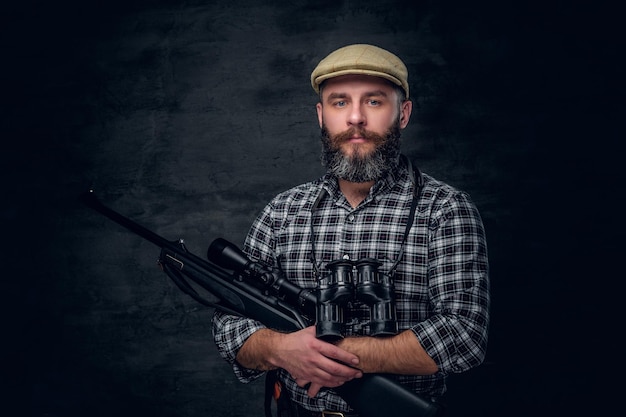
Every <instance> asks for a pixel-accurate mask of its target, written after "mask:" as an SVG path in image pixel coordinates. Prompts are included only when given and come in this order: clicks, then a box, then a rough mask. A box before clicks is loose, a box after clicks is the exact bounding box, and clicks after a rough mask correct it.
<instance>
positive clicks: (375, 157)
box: [321, 122, 400, 183]
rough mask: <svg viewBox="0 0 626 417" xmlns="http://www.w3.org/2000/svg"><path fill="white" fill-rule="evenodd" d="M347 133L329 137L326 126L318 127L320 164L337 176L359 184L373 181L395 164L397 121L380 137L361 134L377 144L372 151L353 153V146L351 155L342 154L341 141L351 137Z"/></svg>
mask: <svg viewBox="0 0 626 417" xmlns="http://www.w3.org/2000/svg"><path fill="white" fill-rule="evenodd" d="M351 132H352V131H348V132H342V133H340V134H338V135H335V136H334V137H331V136H330V133H329V132H328V129H327V128H326V126H322V133H321V137H322V157H321V159H322V165H323V166H325V167H326V168H327V169H328V171H329V172H331V173H332V174H334V175H335V176H337V178H340V179H343V180H346V181H350V182H359V183H362V182H369V181H375V180H378V179H380V178H382V177H384V176H385V175H387V173H389V171H391V170H392V169H394V168H396V167H397V166H398V157H399V156H400V126H399V123H398V122H396V123H395V124H394V125H393V126H391V128H389V130H388V131H387V133H386V134H385V135H384V136H380V135H377V134H375V133H372V132H367V131H366V132H363V136H365V137H366V138H367V139H368V140H374V141H375V142H376V144H377V146H376V148H375V150H374V152H372V153H371V154H369V155H365V156H362V155H360V154H359V153H358V152H356V149H355V152H352V155H351V156H347V155H344V154H343V152H342V151H341V147H340V145H341V143H342V142H343V141H344V140H347V139H346V138H349V137H350V136H351V134H352V133H351ZM355 146H358V145H355Z"/></svg>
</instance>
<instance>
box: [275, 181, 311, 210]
mask: <svg viewBox="0 0 626 417" xmlns="http://www.w3.org/2000/svg"><path fill="white" fill-rule="evenodd" d="M321 185H322V180H321V179H317V180H314V181H309V182H305V183H302V184H299V185H296V186H294V187H291V188H289V189H287V190H285V191H282V192H280V193H278V194H277V195H276V196H275V197H274V198H273V199H272V201H271V202H270V204H271V205H272V206H273V207H274V208H280V207H286V206H293V205H306V204H308V203H309V202H310V201H312V200H314V199H315V198H316V197H317V195H318V194H319V192H320V187H321Z"/></svg>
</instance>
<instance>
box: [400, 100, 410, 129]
mask: <svg viewBox="0 0 626 417" xmlns="http://www.w3.org/2000/svg"><path fill="white" fill-rule="evenodd" d="M412 111H413V102H412V101H411V100H404V101H403V102H402V104H401V105H400V129H404V128H405V127H406V126H407V125H408V124H409V120H410V119H411V112H412Z"/></svg>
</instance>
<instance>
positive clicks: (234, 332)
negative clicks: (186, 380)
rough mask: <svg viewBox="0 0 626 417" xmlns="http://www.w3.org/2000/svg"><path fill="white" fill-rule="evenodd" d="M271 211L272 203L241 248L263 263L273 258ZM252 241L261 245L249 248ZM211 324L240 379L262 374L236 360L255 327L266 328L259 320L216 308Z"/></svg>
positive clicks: (216, 343)
mask: <svg viewBox="0 0 626 417" xmlns="http://www.w3.org/2000/svg"><path fill="white" fill-rule="evenodd" d="M270 213H271V207H270V206H269V205H268V207H266V208H265V209H264V210H263V212H262V213H261V214H260V215H259V217H258V218H257V219H256V220H255V221H254V223H253V224H252V227H251V229H250V232H249V233H248V236H247V237H246V243H245V244H244V248H243V250H244V252H245V253H246V254H247V255H248V256H249V257H250V258H252V259H255V260H256V261H260V262H263V263H266V264H267V263H268V262H269V261H270V260H271V259H272V256H271V253H272V252H271V247H272V245H273V239H271V238H270V237H271V227H270V224H271V223H270V218H271V216H270ZM266 237H267V238H268V239H267V240H265V238H266ZM251 242H253V243H252V246H255V245H262V246H261V248H256V249H252V248H251ZM261 253H262V254H261ZM261 258H262V259H261ZM212 324H213V327H212V330H213V340H214V341H215V345H216V347H217V350H218V352H219V354H220V355H221V357H222V358H223V359H224V360H226V361H227V362H228V363H230V364H231V366H232V367H233V371H234V373H235V376H236V377H237V378H238V379H239V381H241V382H244V383H248V382H251V381H253V380H255V379H257V378H258V377H260V376H261V375H263V374H264V372H262V371H257V370H254V369H249V368H245V367H243V366H242V365H241V364H239V363H238V362H237V360H236V358H237V353H238V352H239V349H241V347H242V346H243V345H244V343H245V342H246V340H247V339H248V338H249V337H250V336H252V334H253V333H254V332H256V331H257V330H260V329H263V328H265V326H264V325H263V324H262V323H260V322H258V321H255V320H251V319H248V318H245V317H239V316H234V315H230V314H226V313H223V312H221V311H219V310H216V311H215V313H214V314H213V321H212Z"/></svg>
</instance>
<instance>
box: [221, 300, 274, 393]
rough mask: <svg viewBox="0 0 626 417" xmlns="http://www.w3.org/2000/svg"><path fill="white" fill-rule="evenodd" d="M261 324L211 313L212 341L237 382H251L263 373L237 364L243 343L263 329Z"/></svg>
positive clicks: (243, 318)
mask: <svg viewBox="0 0 626 417" xmlns="http://www.w3.org/2000/svg"><path fill="white" fill-rule="evenodd" d="M264 327H265V326H263V325H262V324H261V323H259V322H257V321H254V320H250V319H247V318H245V317H238V316H233V315H230V314H226V313H223V312H221V311H219V310H215V313H213V340H214V341H215V345H216V346H217V350H218V352H219V354H220V356H221V357H222V358H223V359H224V360H226V362H228V363H230V364H231V366H232V367H233V371H234V372H235V376H236V377H237V379H239V381H241V382H244V383H248V382H251V381H253V380H255V379H257V378H258V377H260V376H261V375H263V373H264V372H262V371H257V370H254V369H249V368H245V367H243V366H241V365H240V364H239V363H238V362H237V359H236V358H237V353H238V352H239V349H241V347H242V346H243V344H244V343H245V341H246V340H247V339H248V338H249V337H250V336H251V335H252V334H253V333H254V332H256V331H257V330H259V329H263V328H264Z"/></svg>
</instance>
